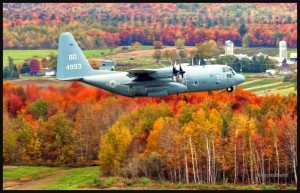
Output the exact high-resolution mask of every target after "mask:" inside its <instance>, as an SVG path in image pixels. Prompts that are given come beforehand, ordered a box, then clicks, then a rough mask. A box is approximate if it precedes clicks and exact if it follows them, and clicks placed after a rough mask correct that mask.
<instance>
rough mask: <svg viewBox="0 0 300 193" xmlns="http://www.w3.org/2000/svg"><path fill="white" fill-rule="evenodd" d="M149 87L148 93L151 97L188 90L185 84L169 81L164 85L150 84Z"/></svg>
mask: <svg viewBox="0 0 300 193" xmlns="http://www.w3.org/2000/svg"><path fill="white" fill-rule="evenodd" d="M146 89H147V95H148V96H150V97H158V96H168V95H171V94H176V93H183V92H186V91H187V88H186V86H185V85H183V84H180V83H175V82H170V83H167V84H165V85H163V86H149V87H147V88H146Z"/></svg>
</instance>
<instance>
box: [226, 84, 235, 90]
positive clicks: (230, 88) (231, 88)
mask: <svg viewBox="0 0 300 193" xmlns="http://www.w3.org/2000/svg"><path fill="white" fill-rule="evenodd" d="M226 90H227V92H235V85H234V86H231V87H228V88H226Z"/></svg>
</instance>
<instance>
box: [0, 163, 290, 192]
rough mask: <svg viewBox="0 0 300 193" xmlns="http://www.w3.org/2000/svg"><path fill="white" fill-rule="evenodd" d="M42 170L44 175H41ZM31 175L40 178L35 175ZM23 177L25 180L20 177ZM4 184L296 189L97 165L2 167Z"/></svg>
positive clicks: (75, 187) (15, 187)
mask: <svg viewBox="0 0 300 193" xmlns="http://www.w3.org/2000/svg"><path fill="white" fill-rule="evenodd" d="M50 172H52V173H50ZM43 173H46V174H47V175H43ZM34 176H40V177H39V178H36V177H34ZM22 178H23V179H25V178H26V179H27V180H26V181H25V180H23V181H22V180H20V179H22ZM12 182H15V183H12ZM3 187H4V189H10V190H82V189H94V190H95V189H96V190H98V189H105V190H106V189H107V190H175V189H178V190H278V189H289V190H296V186H294V185H291V184H288V185H284V184H270V185H264V184H262V185H258V184H256V185H241V184H238V185H233V184H214V185H210V184H206V183H190V184H185V183H171V182H168V181H162V180H151V179H148V178H145V177H140V178H136V179H128V178H123V177H105V178H104V177H101V178H99V167H97V166H95V167H83V168H58V167H53V168H50V167H43V166H40V167H35V166H12V167H5V166H4V168H3Z"/></svg>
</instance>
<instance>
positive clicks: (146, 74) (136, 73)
mask: <svg viewBox="0 0 300 193" xmlns="http://www.w3.org/2000/svg"><path fill="white" fill-rule="evenodd" d="M127 72H128V74H127V76H128V77H136V78H137V79H151V78H152V77H151V75H150V74H153V73H155V72H156V70H152V69H131V70H128V71H127Z"/></svg>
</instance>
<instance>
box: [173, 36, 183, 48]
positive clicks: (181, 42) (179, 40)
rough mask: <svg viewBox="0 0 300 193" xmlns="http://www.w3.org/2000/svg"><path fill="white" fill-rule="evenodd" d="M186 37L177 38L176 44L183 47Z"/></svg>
mask: <svg viewBox="0 0 300 193" xmlns="http://www.w3.org/2000/svg"><path fill="white" fill-rule="evenodd" d="M184 43H185V42H184V39H182V38H179V39H177V40H176V42H175V46H176V47H177V48H178V49H182V48H184Z"/></svg>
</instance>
